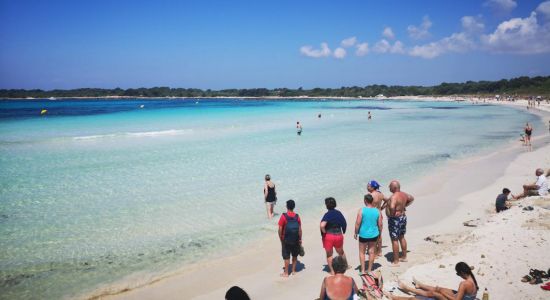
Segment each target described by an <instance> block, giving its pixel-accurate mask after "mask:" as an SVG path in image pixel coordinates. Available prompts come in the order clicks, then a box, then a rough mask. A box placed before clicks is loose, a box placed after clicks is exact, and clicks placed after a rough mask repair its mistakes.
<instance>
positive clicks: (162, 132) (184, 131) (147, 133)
mask: <svg viewBox="0 0 550 300" xmlns="http://www.w3.org/2000/svg"><path fill="white" fill-rule="evenodd" d="M192 132H193V129H169V130H160V131H145V132H128V133H126V135H129V136H161V135H181V134H189V133H192Z"/></svg>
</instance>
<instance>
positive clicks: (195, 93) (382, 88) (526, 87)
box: [0, 76, 550, 98]
mask: <svg viewBox="0 0 550 300" xmlns="http://www.w3.org/2000/svg"><path fill="white" fill-rule="evenodd" d="M380 94H382V95H384V96H387V97H394V96H415V95H433V96H449V95H494V94H507V95H531V96H536V95H550V76H546V77H542V76H537V77H531V78H530V77H526V76H523V77H518V78H513V79H510V80H507V79H502V80H499V81H467V82H465V83H446V82H444V83H442V84H440V85H436V86H428V87H424V86H398V85H393V86H387V85H378V84H375V85H369V86H365V87H359V86H352V87H341V88H339V89H338V88H337V89H330V88H327V89H324V88H314V89H310V90H307V89H302V88H299V89H287V88H277V89H266V88H255V89H226V90H218V91H214V90H210V89H208V90H201V89H184V88H169V87H153V88H137V89H121V88H116V89H99V88H82V89H73V90H50V91H44V90H39V89H35V90H23V89H9V90H8V89H1V90H0V98H28V97H32V98H49V97H108V96H121V97H219V96H224V97H266V96H279V97H300V96H309V97H375V96H377V95H380Z"/></svg>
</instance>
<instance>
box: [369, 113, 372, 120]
mask: <svg viewBox="0 0 550 300" xmlns="http://www.w3.org/2000/svg"><path fill="white" fill-rule="evenodd" d="M371 119H372V115H371V114H370V111H369V120H371Z"/></svg>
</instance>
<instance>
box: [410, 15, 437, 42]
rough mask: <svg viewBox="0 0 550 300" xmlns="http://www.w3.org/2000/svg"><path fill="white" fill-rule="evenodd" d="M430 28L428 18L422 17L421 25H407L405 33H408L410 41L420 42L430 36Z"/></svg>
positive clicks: (430, 22) (430, 24)
mask: <svg viewBox="0 0 550 300" xmlns="http://www.w3.org/2000/svg"><path fill="white" fill-rule="evenodd" d="M430 27H432V21H430V17H428V16H424V18H422V24H420V26H418V27H416V26H414V25H409V26H408V27H407V31H408V32H409V36H410V37H411V38H412V39H415V40H420V39H425V38H427V37H429V36H430V32H429V29H430Z"/></svg>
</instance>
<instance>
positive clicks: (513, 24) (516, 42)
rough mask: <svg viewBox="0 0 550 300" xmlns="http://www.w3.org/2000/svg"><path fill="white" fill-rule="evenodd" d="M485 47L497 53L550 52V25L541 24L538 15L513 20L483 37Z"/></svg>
mask: <svg viewBox="0 0 550 300" xmlns="http://www.w3.org/2000/svg"><path fill="white" fill-rule="evenodd" d="M481 41H482V44H483V46H484V47H485V48H486V49H487V50H489V51H491V52H496V53H515V54H536V53H548V52H550V23H546V24H539V23H538V21H537V13H536V12H532V13H531V15H530V16H529V17H527V18H523V19H522V18H512V19H510V20H508V21H504V22H502V23H500V24H499V25H498V26H497V28H496V30H495V31H494V32H493V33H491V34H488V35H483V36H482V37H481Z"/></svg>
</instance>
